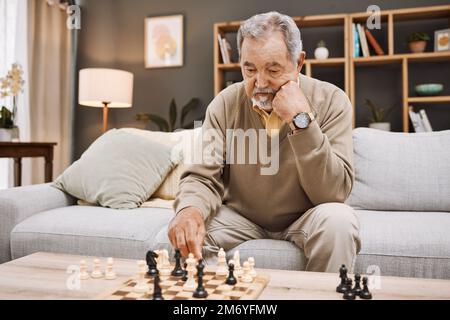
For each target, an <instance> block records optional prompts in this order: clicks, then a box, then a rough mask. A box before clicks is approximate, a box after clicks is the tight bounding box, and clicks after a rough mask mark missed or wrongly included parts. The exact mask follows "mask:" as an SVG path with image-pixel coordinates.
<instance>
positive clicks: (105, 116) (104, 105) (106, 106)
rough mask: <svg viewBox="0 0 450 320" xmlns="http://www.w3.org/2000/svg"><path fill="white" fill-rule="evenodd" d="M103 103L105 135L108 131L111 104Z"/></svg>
mask: <svg viewBox="0 0 450 320" xmlns="http://www.w3.org/2000/svg"><path fill="white" fill-rule="evenodd" d="M102 103H103V133H105V132H106V130H108V105H109V104H110V102H102Z"/></svg>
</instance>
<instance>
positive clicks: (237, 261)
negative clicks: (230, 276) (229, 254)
mask: <svg viewBox="0 0 450 320" xmlns="http://www.w3.org/2000/svg"><path fill="white" fill-rule="evenodd" d="M233 261H234V275H235V276H237V277H240V276H242V273H243V271H242V267H241V258H240V256H239V250H236V251H235V252H234V256H233Z"/></svg>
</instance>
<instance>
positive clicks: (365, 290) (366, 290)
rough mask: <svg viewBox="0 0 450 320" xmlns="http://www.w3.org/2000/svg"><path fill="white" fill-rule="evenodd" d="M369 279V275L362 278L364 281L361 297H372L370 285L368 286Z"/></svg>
mask: <svg viewBox="0 0 450 320" xmlns="http://www.w3.org/2000/svg"><path fill="white" fill-rule="evenodd" d="M367 282H368V279H367V277H364V278H363V279H362V283H363V289H362V291H361V293H360V294H359V296H360V297H361V299H367V300H369V299H372V294H371V293H370V291H369V286H368V283H367Z"/></svg>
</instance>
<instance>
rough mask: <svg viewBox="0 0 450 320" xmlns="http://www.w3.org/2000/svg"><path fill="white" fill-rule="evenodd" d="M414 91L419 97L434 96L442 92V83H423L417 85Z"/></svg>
mask: <svg viewBox="0 0 450 320" xmlns="http://www.w3.org/2000/svg"><path fill="white" fill-rule="evenodd" d="M414 90H415V91H416V93H417V94H418V95H419V96H436V95H438V94H440V93H441V92H442V90H444V85H443V84H442V83H424V84H418V85H417V86H415V87H414Z"/></svg>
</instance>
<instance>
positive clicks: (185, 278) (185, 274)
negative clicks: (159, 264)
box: [181, 262, 188, 281]
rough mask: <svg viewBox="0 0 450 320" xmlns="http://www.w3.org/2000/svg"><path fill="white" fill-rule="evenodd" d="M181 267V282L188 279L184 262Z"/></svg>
mask: <svg viewBox="0 0 450 320" xmlns="http://www.w3.org/2000/svg"><path fill="white" fill-rule="evenodd" d="M183 267H184V270H183V277H182V278H181V280H183V281H186V280H187V279H188V277H187V275H188V273H187V270H186V268H187V263H186V262H185V263H184V265H183Z"/></svg>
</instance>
